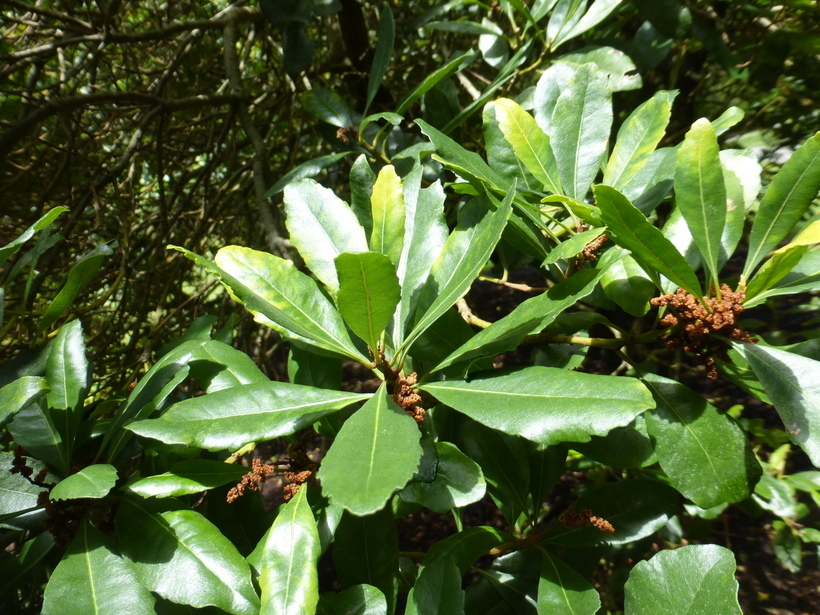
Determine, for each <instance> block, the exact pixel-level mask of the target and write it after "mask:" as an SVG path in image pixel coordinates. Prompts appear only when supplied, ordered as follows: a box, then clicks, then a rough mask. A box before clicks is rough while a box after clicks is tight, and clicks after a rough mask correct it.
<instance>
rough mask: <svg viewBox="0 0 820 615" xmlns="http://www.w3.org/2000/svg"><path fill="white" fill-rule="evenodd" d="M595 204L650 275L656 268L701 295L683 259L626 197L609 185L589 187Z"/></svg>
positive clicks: (616, 238) (614, 238) (607, 222)
mask: <svg viewBox="0 0 820 615" xmlns="http://www.w3.org/2000/svg"><path fill="white" fill-rule="evenodd" d="M593 192H594V194H595V204H596V205H598V207H599V208H600V209H601V217H602V219H603V221H604V224H606V225H607V226H608V227H609V229H610V231H612V233H613V234H614V237H613V240H614V241H615V243H617V244H618V245H620V246H622V247H624V248H626V249H627V250H630V251H631V252H632V257H633V258H634V259H635V260H637V261H638V263H640V264H641V266H642V267H643V268H644V270H645V271H646V272H647V273H648V274H649V275H650V276H652V274H653V273H654V272H658V273H660V274H662V275H664V276H666V277H667V278H668V279H669V280H671V281H672V282H673V283H674V284H676V285H678V286H679V287H681V288H683V289H684V290H686V291H687V292H689V293H690V294H692V295H695V296H696V297H701V296H702V293H701V290H700V282H698V278H697V276H696V275H695V272H694V271H693V270H692V267H691V266H690V265H689V263H687V262H686V259H685V258H683V256H681V254H680V252H678V251H677V249H676V248H675V246H673V245H672V242H670V241H669V240H668V239H667V238H666V237H664V236H663V234H662V233H661V231H660V230H658V229H657V228H656V227H655V226H654V225H653V224H652V223H651V222H650V221H649V220H647V218H646V216H645V215H643V214H642V213H641V212H640V211H639V210H638V209H637V208H636V207H635V206H634V205H633V204H632V203H630V202H629V201H628V200H627V198H626V197H625V196H624V195H622V194H621V193H620V192H618V191H617V190H615V188H612V187H610V186H604V185H599V186H595V187H594V188H593Z"/></svg>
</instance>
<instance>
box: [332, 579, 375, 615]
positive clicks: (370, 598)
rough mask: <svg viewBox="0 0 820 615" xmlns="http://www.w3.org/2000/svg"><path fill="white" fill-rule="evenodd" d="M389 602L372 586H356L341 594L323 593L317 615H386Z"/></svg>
mask: <svg viewBox="0 0 820 615" xmlns="http://www.w3.org/2000/svg"><path fill="white" fill-rule="evenodd" d="M385 613H387V600H385V597H384V594H383V593H382V592H381V590H379V589H377V588H375V587H373V586H372V585H354V586H353V587H348V588H347V589H346V590H344V591H343V592H341V593H339V594H333V593H329V592H326V593H323V594H321V596H320V598H319V610H318V611H316V615H384V614H385Z"/></svg>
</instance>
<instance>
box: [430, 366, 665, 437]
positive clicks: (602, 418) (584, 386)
mask: <svg viewBox="0 0 820 615" xmlns="http://www.w3.org/2000/svg"><path fill="white" fill-rule="evenodd" d="M419 388H421V389H422V390H424V391H426V392H428V393H429V394H430V395H432V396H433V397H435V398H436V399H438V400H439V401H440V402H442V403H444V404H446V405H448V406H450V407H452V408H455V409H456V410H458V411H459V412H462V413H464V414H466V415H467V416H469V417H471V418H473V419H475V420H476V421H478V422H480V423H483V424H484V425H486V426H487V427H491V428H493V429H497V430H499V431H503V432H504V433H508V434H515V435H520V436H523V437H525V438H527V439H528V440H532V441H533V442H538V443H539V444H545V445H546V444H559V443H561V442H588V441H589V439H590V437H591V436H593V435H598V436H600V435H604V434H606V433H607V432H608V431H609V430H611V429H613V428H615V427H620V426H623V425H627V424H629V423H630V422H631V421H632V420H633V419H634V418H635V417H636V416H638V415H639V414H641V413H642V412H643V411H644V410H646V409H647V408H653V407H654V405H655V402H654V401H653V400H652V396H651V394H650V393H649V391H648V390H647V389H646V387H645V386H644V385H643V384H641V382H640V381H638V380H635V379H632V378H622V377H614V376H598V375H591V374H584V373H581V372H571V371H566V370H563V369H557V368H551V367H526V368H523V369H519V370H515V371H512V372H508V373H502V374H498V373H493V374H491V375H488V376H484V377H476V378H473V379H471V380H469V381H455V380H454V381H440V382H428V383H425V384H423V385H421V386H420V387H419Z"/></svg>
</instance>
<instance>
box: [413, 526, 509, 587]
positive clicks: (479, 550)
mask: <svg viewBox="0 0 820 615" xmlns="http://www.w3.org/2000/svg"><path fill="white" fill-rule="evenodd" d="M511 538H512V537H511V535H510V534H508V533H507V532H503V531H500V530H498V529H496V528H494V527H489V526H486V525H482V526H479V527H471V528H468V529H466V530H463V531H461V532H458V533H456V534H453V535H452V536H448V537H447V538H445V539H444V540H440V541H438V542H437V543H435V544H433V545H431V547H430V549H429V550H428V551H427V555H426V556H425V557H424V560H422V565H424V566H428V565H430V564H432V563H434V562H436V561H438V560H441V559H449V560H451V561H452V562H454V563H455V565H456V566H457V567H458V570H459V573H461V574H462V575H463V574H464V573H466V572H467V570H469V569H470V567H471V566H472V565H473V564H474V563H475V561H476V560H477V559H478V558H479V557H481V556H482V555H485V554H486V553H488V552H489V551H490V549H492V548H493V547H497V546H498V545H500V544H502V543H503V542H506V541H507V540H510V539H511Z"/></svg>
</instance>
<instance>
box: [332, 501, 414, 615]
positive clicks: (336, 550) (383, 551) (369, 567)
mask: <svg viewBox="0 0 820 615" xmlns="http://www.w3.org/2000/svg"><path fill="white" fill-rule="evenodd" d="M398 561H399V537H398V533H397V532H396V524H395V522H394V521H393V511H392V509H391V507H390V506H386V507H385V508H383V509H382V510H380V511H379V512H377V513H374V514H372V515H366V516H364V517H357V516H355V515H352V514H350V513H349V512H345V513H344V516H342V521H341V523H339V527H338V528H337V529H336V534H335V536H334V544H333V562H334V564H335V567H336V573H337V574H338V575H339V580H340V581H341V582H342V585H343V586H344V587H351V586H355V585H361V584H365V587H363V588H362V589H363V590H366V589H367V588H366V586H368V585H372V586H373V587H376V588H378V589H379V590H380V591H381V593H382V594H384V598H386V602H387V609H386V610H384V611H381V613H380V614H379V615H382V614H383V613H392V612H393V609H394V608H395V604H396V590H395V581H396V576H397V574H398ZM357 593H358V592H357ZM366 594H369V595H371V596H372V592H369V591H367V592H366ZM345 615H346V612H345Z"/></svg>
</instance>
